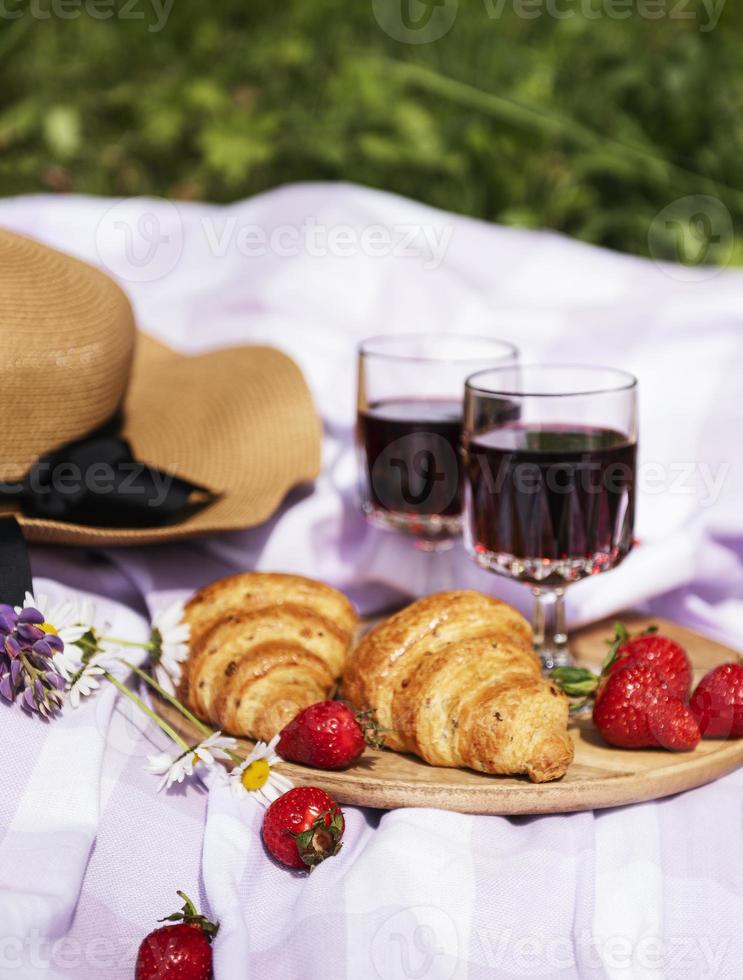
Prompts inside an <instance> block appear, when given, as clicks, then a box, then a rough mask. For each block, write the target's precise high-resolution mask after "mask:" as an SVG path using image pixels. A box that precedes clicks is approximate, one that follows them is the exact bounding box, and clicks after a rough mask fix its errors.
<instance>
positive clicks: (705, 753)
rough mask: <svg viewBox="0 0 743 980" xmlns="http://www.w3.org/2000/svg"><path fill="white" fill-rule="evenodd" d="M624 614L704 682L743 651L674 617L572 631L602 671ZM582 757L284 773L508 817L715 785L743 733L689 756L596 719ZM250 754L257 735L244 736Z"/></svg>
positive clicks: (343, 790) (576, 728) (376, 802)
mask: <svg viewBox="0 0 743 980" xmlns="http://www.w3.org/2000/svg"><path fill="white" fill-rule="evenodd" d="M617 618H621V619H622V621H623V622H625V623H626V624H627V626H628V628H629V629H630V631H631V632H636V631H638V630H642V629H644V628H645V627H647V626H649V625H651V624H656V625H657V626H658V627H659V629H660V631H661V632H663V633H665V634H667V635H668V636H670V637H672V638H673V639H675V640H678V642H679V643H681V644H682V645H683V646H684V647H685V648H686V650H687V651H688V653H689V656H690V657H691V660H692V663H693V664H694V668H695V681H696V680H698V679H699V678H700V677H701V676H702V675H703V674H704V673H706V672H707V671H708V670H710V669H711V668H712V667H715V666H716V665H717V664H720V663H724V662H725V661H728V660H735V659H737V657H738V654H737V653H736V651H734V650H732V649H730V648H729V647H726V646H723V645H722V644H720V643H717V642H715V641H714V640H710V639H708V638H707V637H704V636H701V635H700V634H699V633H695V632H693V631H692V630H689V629H686V628H684V627H682V626H677V625H675V624H674V623H670V622H668V621H666V620H663V619H659V618H657V617H656V618H653V619H648V618H646V617H641V616H636V615H633V614H627V615H622V616H621V617H612V619H611V620H606V621H604V622H602V623H597V624H595V625H593V626H590V627H587V628H585V629H582V630H579V631H578V632H576V633H574V634H573V635H572V636H571V644H572V649H573V652H574V654H575V657H576V660H577V662H578V663H579V665H580V666H586V667H591V668H594V669H596V668H599V667H600V665H601V663H602V662H603V660H604V658H605V656H606V650H607V646H606V639H607V637H609V636H611V634H612V632H613V623H614V622H615V621H616V619H617ZM158 710H159V711H160V713H161V714H162V716H163V717H164V718H166V719H167V720H168V721H169V722H170V723H171V724H172V725H173V727H175V728H176V729H177V730H178V731H180V732H181V734H182V735H183V736H184V737H185V738H186V739H187V740H188V741H189V744H191V743H194V744H195V743H197V742H198V741H199V739H200V738H201V736H200V735H199V732H198V730H197V729H196V728H195V727H194V726H192V725H191V724H190V723H189V722H188V721H185V720H184V718H183V717H182V716H181V715H180V714H179V713H178V712H177V711H176V709H174V708H173V707H172V706H171V705H168V704H166V703H165V702H164V701H161V700H158ZM570 731H571V734H572V736H573V739H574V740H575V761H574V762H573V764H572V766H571V767H570V769H569V770H568V772H567V774H566V775H565V776H564V778H563V779H561V780H559V781H557V782H553V783H541V784H535V783H531V782H529V780H528V779H527V778H526V777H523V778H522V777H511V776H488V775H485V774H483V773H477V772H473V771H471V770H468V769H444V768H440V767H436V766H430V765H428V763H426V762H423V761H422V760H421V759H418V758H416V757H415V756H411V755H402V754H400V753H397V752H391V751H385V750H380V751H373V750H367V751H366V752H365V753H364V755H363V757H362V758H361V760H360V761H359V762H358V763H357V764H356V765H355V766H353V767H352V768H351V769H348V770H345V771H344V772H327V771H324V770H320V769H310V768H306V767H304V766H297V765H293V764H291V763H286V764H285V765H283V766H282V771H284V772H286V774H287V776H288V777H289V778H290V779H291V780H292V781H293V782H294V783H295V784H296V785H298V786H302V785H311V786H320V787H321V788H322V789H325V790H326V791H327V792H328V793H330V794H331V796H333V797H334V798H335V799H336V800H338V802H339V803H351V804H355V805H358V806H370V807H380V808H383V809H393V808H396V807H408V806H416V807H438V808H439V809H442V810H455V811H458V812H460V813H489V814H502V815H507V814H511V815H515V814H535V813H568V812H571V811H577V810H594V809H600V808H603V807H612V806H622V805H624V804H627V803H640V802H643V801H645V800H654V799H658V798H660V797H663V796H670V795H671V794H673V793H679V792H681V791H682V790H687V789H693V788H694V787H695V786H702V785H703V784H704V783H708V782H711V781H712V780H713V779H717V778H718V777H719V776H723V775H725V773H728V772H731V771H732V770H733V769H736V768H737V767H738V766H739V765H741V764H743V739H740V740H733V741H729V742H726V741H720V740H717V739H709V740H702V742H701V743H700V745H699V746H698V747H697V748H696V749H695V750H694V751H693V752H687V753H673V752H667V751H665V750H662V749H657V750H656V749H639V750H633V751H628V750H623V749H616V748H612V747H611V746H609V745H607V744H606V743H605V742H604V741H603V739H602V738H601V736H600V735H599V734H598V732H597V731H596V729H595V728H594V726H593V723H592V722H591V719H590V716H588V717H581V718H579V719H576V720H575V721H572V722H571V725H570ZM239 744H240V747H241V750H242V749H244V750H245V752H246V753H247V752H248V751H249V750H250V748H251V747H252V744H253V743H252V742H250V741H249V740H247V739H239Z"/></svg>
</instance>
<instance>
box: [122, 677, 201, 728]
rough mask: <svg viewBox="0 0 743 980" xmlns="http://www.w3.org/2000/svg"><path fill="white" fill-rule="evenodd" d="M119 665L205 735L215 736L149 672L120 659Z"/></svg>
mask: <svg viewBox="0 0 743 980" xmlns="http://www.w3.org/2000/svg"><path fill="white" fill-rule="evenodd" d="M119 663H120V664H123V665H124V667H127V668H128V669H129V670H132V671H134V673H135V674H136V675H137V676H138V677H141V678H142V680H143V681H144V682H145V684H149V685H150V687H151V688H153V689H154V690H155V691H157V693H158V694H159V695H160V697H161V698H163V699H164V700H165V701H168V702H169V703H170V704H172V705H173V707H174V708H177V709H178V711H180V713H181V714H182V715H183V716H184V718H188V720H189V721H190V722H191V723H192V724H194V725H196V727H197V728H198V729H199V731H200V732H201V733H202V734H203V735H207V736H208V735H213V734H214V732H213V731H212V729H211V728H209V726H208V725H205V724H204V723H203V721H200V720H199V719H198V718H197V717H196V715H194V714H192V713H191V712H190V711H189V710H188V708H187V707H186V706H185V705H183V704H181V702H180V701H179V700H178V698H174V697H173V695H172V694H168V692H167V691H166V690H165V688H164V687H161V686H160V685H159V684H158V683H157V681H156V680H155V679H154V677H150V675H149V674H148V673H147V671H145V670H141V669H140V668H139V667H136V666H135V665H134V664H132V663H129V661H128V660H123V659H121V658H119Z"/></svg>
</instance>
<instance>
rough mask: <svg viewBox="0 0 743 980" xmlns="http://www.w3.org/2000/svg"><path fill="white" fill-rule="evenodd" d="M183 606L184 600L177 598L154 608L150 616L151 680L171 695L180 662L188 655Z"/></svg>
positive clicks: (187, 638)
mask: <svg viewBox="0 0 743 980" xmlns="http://www.w3.org/2000/svg"><path fill="white" fill-rule="evenodd" d="M184 608H185V603H184V602H183V600H182V599H179V600H177V601H176V602H172V603H170V605H168V606H164V607H163V608H162V609H158V610H157V612H156V613H155V615H154V616H153V617H152V644H153V648H152V653H151V661H152V667H153V670H154V673H155V679H156V680H157V682H158V684H159V685H160V687H162V688H163V689H164V690H166V691H167V692H168V694H175V689H176V687H177V685H178V683H179V681H180V679H181V664H182V663H183V662H184V660H186V658H187V657H188V641H189V638H190V636H191V627H190V625H189V624H188V623H185V622H184V621H183V612H184Z"/></svg>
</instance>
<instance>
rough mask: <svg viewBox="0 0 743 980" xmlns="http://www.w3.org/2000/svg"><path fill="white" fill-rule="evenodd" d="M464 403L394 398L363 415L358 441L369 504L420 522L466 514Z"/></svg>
mask: <svg viewBox="0 0 743 980" xmlns="http://www.w3.org/2000/svg"><path fill="white" fill-rule="evenodd" d="M461 437H462V401H461V399H459V398H457V399H449V398H441V399H437V398H425V399H423V398H393V399H388V400H384V401H378V402H372V403H371V404H370V405H369V406H368V408H366V409H365V410H363V411H361V412H359V417H358V441H359V448H360V450H361V453H362V456H363V460H362V466H363V468H364V470H365V477H366V483H367V487H368V495H369V502H370V504H371V506H372V507H373V508H375V509H379V510H382V511H385V512H388V513H389V514H399V515H401V516H403V517H404V518H407V519H408V520H409V521H410V522H414V521H415V519H416V518H419V517H420V518H431V517H438V518H442V519H446V518H454V519H458V518H459V516H460V515H461V513H462V459H461V454H460V451H459V448H460V441H461Z"/></svg>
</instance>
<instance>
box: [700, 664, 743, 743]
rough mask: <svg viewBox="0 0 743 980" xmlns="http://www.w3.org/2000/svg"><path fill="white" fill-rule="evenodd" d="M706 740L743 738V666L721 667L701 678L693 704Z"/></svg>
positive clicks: (722, 665) (725, 665)
mask: <svg viewBox="0 0 743 980" xmlns="http://www.w3.org/2000/svg"><path fill="white" fill-rule="evenodd" d="M689 707H690V708H691V711H692V714H693V715H694V717H695V718H696V720H697V722H698V723H699V728H700V730H701V732H702V735H704V736H705V737H706V738H740V737H741V735H743V664H741V663H730V664H720V666H719V667H715V669H714V670H711V671H710V672H709V673H708V674H705V676H704V677H703V678H702V679H701V681H700V682H699V684H698V685H697V689H696V691H694V693H693V694H692V696H691V701H690V702H689Z"/></svg>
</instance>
